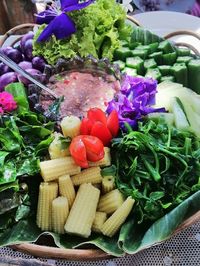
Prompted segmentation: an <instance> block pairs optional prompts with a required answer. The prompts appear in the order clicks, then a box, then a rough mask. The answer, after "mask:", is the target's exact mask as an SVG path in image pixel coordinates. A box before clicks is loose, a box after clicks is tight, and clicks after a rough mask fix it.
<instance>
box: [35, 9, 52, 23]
mask: <svg viewBox="0 0 200 266" xmlns="http://www.w3.org/2000/svg"><path fill="white" fill-rule="evenodd" d="M55 17H56V14H53V13H52V12H51V11H50V10H49V9H47V10H45V11H42V12H40V13H39V14H37V15H36V23H37V24H44V23H45V24H49V23H50V22H51V21H52V20H53V19H54V18H55Z"/></svg>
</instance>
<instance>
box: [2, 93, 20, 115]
mask: <svg viewBox="0 0 200 266" xmlns="http://www.w3.org/2000/svg"><path fill="white" fill-rule="evenodd" d="M16 108H17V103H16V102H15V100H14V98H13V96H12V94H10V93H9V92H6V91H3V92H1V93H0V114H3V113H4V111H5V112H6V111H7V112H11V111H13V110H15V109H16Z"/></svg>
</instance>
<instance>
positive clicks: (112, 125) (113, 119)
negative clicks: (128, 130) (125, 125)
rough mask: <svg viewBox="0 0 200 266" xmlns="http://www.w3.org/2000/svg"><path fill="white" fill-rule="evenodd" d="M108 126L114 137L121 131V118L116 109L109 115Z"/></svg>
mask: <svg viewBox="0 0 200 266" xmlns="http://www.w3.org/2000/svg"><path fill="white" fill-rule="evenodd" d="M107 128H108V129H109V130H110V133H111V134H112V136H113V137H116V136H117V133H118V131H119V118H118V113H117V111H116V110H112V112H111V113H110V115H109V116H108V118H107Z"/></svg>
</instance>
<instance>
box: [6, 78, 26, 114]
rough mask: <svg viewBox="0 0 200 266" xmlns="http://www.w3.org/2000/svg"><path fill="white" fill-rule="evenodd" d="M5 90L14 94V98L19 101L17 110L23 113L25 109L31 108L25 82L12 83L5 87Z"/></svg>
mask: <svg viewBox="0 0 200 266" xmlns="http://www.w3.org/2000/svg"><path fill="white" fill-rule="evenodd" d="M5 91H7V92H9V93H11V94H12V95H13V97H14V100H15V101H16V102H17V106H18V108H17V112H19V113H21V112H23V111H28V110H29V103H28V99H27V94H26V88H25V87H24V85H23V83H20V82H16V83H11V84H9V85H7V86H6V87H5Z"/></svg>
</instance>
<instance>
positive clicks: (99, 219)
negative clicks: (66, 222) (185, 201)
mask: <svg viewBox="0 0 200 266" xmlns="http://www.w3.org/2000/svg"><path fill="white" fill-rule="evenodd" d="M106 218H107V214H106V213H105V212H96V215H95V218H94V222H93V224H92V231H93V232H96V233H101V228H102V226H103V224H104V222H105V221H106Z"/></svg>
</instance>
